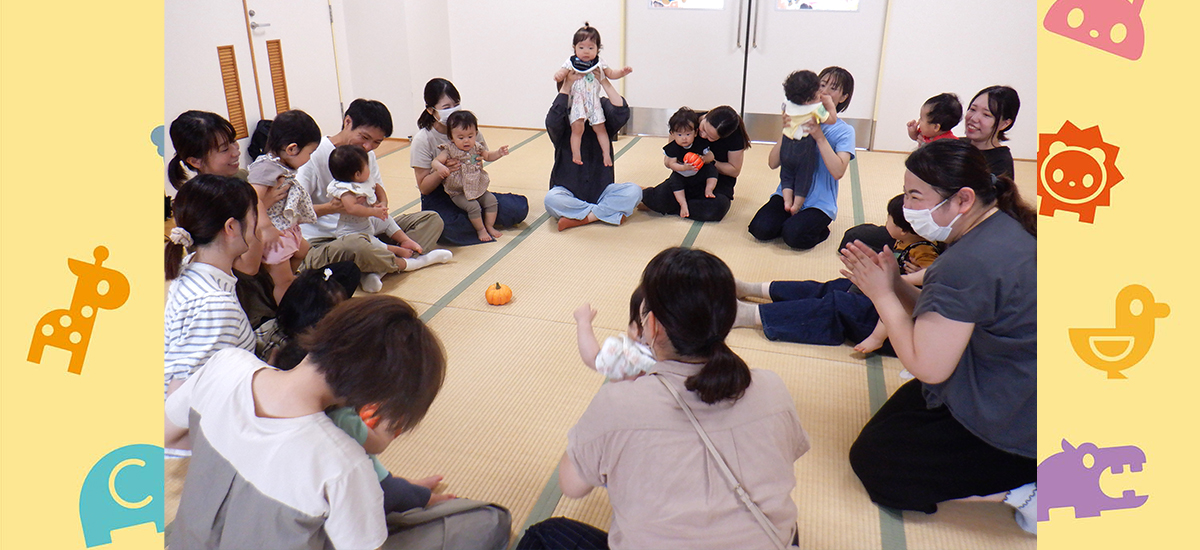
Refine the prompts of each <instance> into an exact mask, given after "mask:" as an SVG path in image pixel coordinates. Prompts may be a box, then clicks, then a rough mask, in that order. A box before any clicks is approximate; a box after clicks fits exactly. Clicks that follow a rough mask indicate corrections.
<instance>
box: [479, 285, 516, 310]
mask: <svg viewBox="0 0 1200 550" xmlns="http://www.w3.org/2000/svg"><path fill="white" fill-rule="evenodd" d="M484 296H485V297H486V298H487V303H489V304H492V305H494V306H502V305H504V304H507V303H509V302H510V301H512V289H511V288H508V285H502V284H500V283H496V284H494V285H490V286H488V288H487V292H486V293H484Z"/></svg>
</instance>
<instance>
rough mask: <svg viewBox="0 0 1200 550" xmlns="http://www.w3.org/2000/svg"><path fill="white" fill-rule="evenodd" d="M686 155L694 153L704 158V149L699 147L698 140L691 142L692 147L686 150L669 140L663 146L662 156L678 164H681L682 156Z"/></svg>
mask: <svg viewBox="0 0 1200 550" xmlns="http://www.w3.org/2000/svg"><path fill="white" fill-rule="evenodd" d="M688 153H696V154H697V155H700V156H704V147H702V146H701V145H700V140H699V139H697V140H694V141H692V146H691V147H688V148H687V149H684V148H683V147H682V146H681V145H679V144H678V143H675V140H671V141H669V142H667V144H666V145H663V154H665V155H667V156H668V157H671V158H673V159H675V160H677V161H679V162H683V156H684V155H686V154H688ZM714 156H715V153H714Z"/></svg>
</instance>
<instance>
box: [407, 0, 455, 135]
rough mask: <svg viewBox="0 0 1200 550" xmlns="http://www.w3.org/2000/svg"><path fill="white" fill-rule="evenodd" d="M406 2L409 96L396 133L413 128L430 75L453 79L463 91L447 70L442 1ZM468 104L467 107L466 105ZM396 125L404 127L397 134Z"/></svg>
mask: <svg viewBox="0 0 1200 550" xmlns="http://www.w3.org/2000/svg"><path fill="white" fill-rule="evenodd" d="M406 3H407V4H408V19H407V20H406V21H405V24H406V27H405V29H406V30H407V32H408V62H409V66H410V67H411V70H412V72H411V77H412V78H411V79H410V81H409V82H408V83H406V85H407V86H408V88H409V90H410V97H411V100H410V102H409V105H408V107H407V110H406V111H405V112H404V114H403V116H399V115H396V113H395V112H394V111H393V113H392V114H393V116H394V117H399V118H400V119H402V121H401V122H402V123H401V122H397V125H398V126H397V128H396V133H397V134H399V135H412V134H413V133H414V132H416V131H417V117H418V116H420V114H421V110H422V109H424V108H425V100H424V93H425V83H426V82H429V80H430V79H431V78H436V77H440V78H445V79H447V80H449V81H451V82H454V83H455V87H456V88H459V92H460V93H463V94H464V95H465V94H466V92H463V91H462V89H461V87H459V86H458V83H457V81H455V80H454V76H453V75H452V74H451V72H450V48H451V41H450V39H449V34H450V16H449V12H448V11H447V4H446V2H442V1H422V0H417V1H415V2H412V1H410V2H406ZM468 108H469V107H468ZM400 127H404V128H407V130H406V132H405V133H403V134H401V133H400Z"/></svg>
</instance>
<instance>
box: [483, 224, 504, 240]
mask: <svg viewBox="0 0 1200 550" xmlns="http://www.w3.org/2000/svg"><path fill="white" fill-rule="evenodd" d="M487 232H488V234H489V235H491V236H492V237H495V238H497V239H499V238H500V237H503V236H504V233H501V232H499V231H496V228H494V227H489V228H487Z"/></svg>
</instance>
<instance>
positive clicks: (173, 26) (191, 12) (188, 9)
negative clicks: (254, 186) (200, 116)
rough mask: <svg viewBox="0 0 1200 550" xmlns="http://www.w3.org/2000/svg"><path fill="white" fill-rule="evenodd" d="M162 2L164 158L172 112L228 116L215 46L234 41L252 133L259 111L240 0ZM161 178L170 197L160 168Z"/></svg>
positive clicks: (170, 151) (172, 150) (168, 156)
mask: <svg viewBox="0 0 1200 550" xmlns="http://www.w3.org/2000/svg"><path fill="white" fill-rule="evenodd" d="M164 7H165V9H164V14H163V15H164V21H163V28H164V30H165V36H164V38H165V40H164V44H163V61H164V62H165V71H164V75H163V76H164V81H163V92H164V97H163V108H164V112H163V121H164V122H163V124H164V131H165V132H164V135H163V141H165V144H164V145H163V159H164V162H165V161H168V160H171V157H172V156H174V155H175V148H174V147H172V146H171V134H170V130H171V121H172V120H175V117H177V116H179V115H180V114H181V113H183V112H184V111H190V110H197V111H211V112H214V113H217V114H219V115H221V116H223V117H225V118H229V108H228V106H227V105H226V103H225V85H224V82H223V81H222V79H221V63H220V61H218V59H217V49H216V48H217V46H224V45H233V53H234V58H235V59H236V61H237V66H238V82H239V84H241V88H242V104H243V109H244V110H245V113H246V125H247V128H246V131H247V133H250V134H253V133H254V125H255V124H257V123H258V120H259V118H260V115H259V110H258V94H257V93H256V92H255V88H254V70H253V69H252V68H251V63H250V43H249V41H247V39H246V16H245V13H244V12H243V11H242V3H241V2H240V1H238V0H212V1H210V2H205V3H198V2H167V3H166V5H165V6H164ZM249 142H250V140H249V139H243V140H241V141H239V143H240V144H241V147H242V163H243V165H244V164H245V162H246V159H247V157H246V153H245V151H246V145H247V144H249ZM163 182H164V183H163V185H164V190H165V191H166V193H167V194H168V195H171V196H175V189H174V188H173V187H171V185H170V184H169V183H166V172H165V171H164V172H163Z"/></svg>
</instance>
